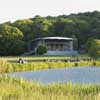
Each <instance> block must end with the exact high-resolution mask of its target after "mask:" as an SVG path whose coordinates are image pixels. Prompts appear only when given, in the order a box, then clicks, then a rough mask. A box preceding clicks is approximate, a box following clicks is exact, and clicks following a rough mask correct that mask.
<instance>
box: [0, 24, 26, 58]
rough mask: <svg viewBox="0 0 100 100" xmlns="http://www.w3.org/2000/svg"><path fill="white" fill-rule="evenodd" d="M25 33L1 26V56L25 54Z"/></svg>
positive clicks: (7, 26) (14, 28)
mask: <svg viewBox="0 0 100 100" xmlns="http://www.w3.org/2000/svg"><path fill="white" fill-rule="evenodd" d="M22 39H23V33H22V32H21V31H20V30H19V29H18V28H16V27H12V26H9V25H6V24H4V25H3V24H2V25H0V55H6V56H7V55H18V54H21V53H23V52H24V46H25V43H24V41H23V40H22Z"/></svg>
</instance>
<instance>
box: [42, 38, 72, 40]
mask: <svg viewBox="0 0 100 100" xmlns="http://www.w3.org/2000/svg"><path fill="white" fill-rule="evenodd" d="M41 39H51V40H53V39H57V40H73V39H72V38H68V37H44V38H41Z"/></svg>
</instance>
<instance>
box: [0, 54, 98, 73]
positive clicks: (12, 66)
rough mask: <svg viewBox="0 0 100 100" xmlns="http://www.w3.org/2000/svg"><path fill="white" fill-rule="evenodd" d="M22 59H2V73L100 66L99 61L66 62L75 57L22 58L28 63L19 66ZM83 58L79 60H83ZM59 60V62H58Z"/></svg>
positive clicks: (0, 67) (0, 66) (0, 65)
mask: <svg viewBox="0 0 100 100" xmlns="http://www.w3.org/2000/svg"><path fill="white" fill-rule="evenodd" d="M19 58H20V57H2V58H0V73H4V72H16V71H28V70H39V69H51V68H64V67H78V66H82V67H83V66H100V61H99V60H95V61H94V60H89V61H87V60H85V61H83V60H81V61H78V62H75V61H72V62H70V61H67V62H66V61H65V60H68V59H72V60H74V59H75V57H64V56H56V57H54V56H52V57H51V56H50V57H21V58H22V59H24V60H25V61H27V63H25V64H19V63H16V62H17V61H18V59H19ZM81 58H82V57H80V58H78V59H81ZM56 60H57V61H56Z"/></svg>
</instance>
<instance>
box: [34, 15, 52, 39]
mask: <svg viewBox="0 0 100 100" xmlns="http://www.w3.org/2000/svg"><path fill="white" fill-rule="evenodd" d="M32 20H33V21H34V23H33V26H32V27H33V32H34V34H35V37H36V38H37V37H45V36H48V35H49V34H48V33H49V27H50V26H51V25H52V23H51V22H50V21H49V20H47V19H46V18H44V17H40V16H36V17H35V18H33V19H32Z"/></svg>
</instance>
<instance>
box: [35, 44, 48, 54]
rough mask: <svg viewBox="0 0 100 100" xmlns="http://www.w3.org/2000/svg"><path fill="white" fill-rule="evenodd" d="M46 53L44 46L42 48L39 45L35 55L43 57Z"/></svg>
mask: <svg viewBox="0 0 100 100" xmlns="http://www.w3.org/2000/svg"><path fill="white" fill-rule="evenodd" d="M46 52H47V48H46V47H45V46H42V45H40V46H39V47H38V48H37V50H36V53H37V54H38V55H43V54H44V53H46Z"/></svg>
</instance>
